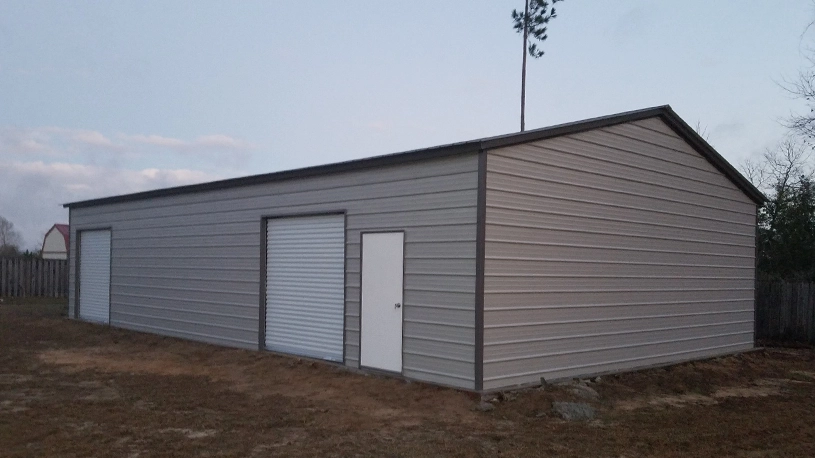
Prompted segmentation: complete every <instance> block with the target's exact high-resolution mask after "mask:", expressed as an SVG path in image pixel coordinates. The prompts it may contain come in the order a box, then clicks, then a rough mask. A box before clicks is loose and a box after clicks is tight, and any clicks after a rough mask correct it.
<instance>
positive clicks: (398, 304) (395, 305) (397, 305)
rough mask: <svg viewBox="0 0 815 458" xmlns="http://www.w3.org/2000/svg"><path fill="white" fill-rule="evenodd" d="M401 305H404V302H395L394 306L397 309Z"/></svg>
mask: <svg viewBox="0 0 815 458" xmlns="http://www.w3.org/2000/svg"><path fill="white" fill-rule="evenodd" d="M401 306H402V304H400V303H399V302H397V303H395V304H393V307H394V308H397V309H398V308H400V307H401Z"/></svg>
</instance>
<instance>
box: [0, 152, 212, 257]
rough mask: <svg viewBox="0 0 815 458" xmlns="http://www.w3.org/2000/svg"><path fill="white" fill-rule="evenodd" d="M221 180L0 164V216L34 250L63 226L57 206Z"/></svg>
mask: <svg viewBox="0 0 815 458" xmlns="http://www.w3.org/2000/svg"><path fill="white" fill-rule="evenodd" d="M219 178H223V177H221V176H217V175H213V174H208V173H205V172H201V171H197V170H190V169H158V168H146V169H141V170H128V169H122V168H113V167H100V166H94V165H84V164H71V163H67V162H54V163H47V162H43V161H27V162H26V161H2V160H0V216H4V217H5V218H7V219H8V220H9V221H11V222H12V223H14V225H15V227H16V228H17V230H19V231H20V233H21V234H22V236H23V239H24V248H29V249H32V248H34V249H36V248H37V247H38V246H39V244H41V243H42V239H41V237H42V235H43V234H44V233H45V231H46V230H48V228H50V227H51V225H52V224H54V223H67V222H68V212H67V210H65V209H63V208H62V204H63V203H66V202H73V201H78V200H85V199H92V198H96V197H103V196H110V195H117V194H127V193H131V192H138V191H146V190H149V189H157V188H165V187H171V186H179V185H185V184H192V183H201V182H205V181H212V180H216V179H219Z"/></svg>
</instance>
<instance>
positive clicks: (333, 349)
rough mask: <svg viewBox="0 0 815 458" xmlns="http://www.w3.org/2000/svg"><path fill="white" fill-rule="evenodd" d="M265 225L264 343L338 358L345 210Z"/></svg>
mask: <svg viewBox="0 0 815 458" xmlns="http://www.w3.org/2000/svg"><path fill="white" fill-rule="evenodd" d="M267 224H268V225H267V228H266V234H267V235H266V266H267V268H266V348H267V349H269V350H274V351H280V352H284V353H293V354H298V355H303V356H310V357H313V358H320V359H327V360H331V361H339V362H342V360H343V359H342V358H343V332H344V329H343V322H344V320H345V298H344V297H345V293H344V288H345V284H344V276H345V215H324V216H308V217H301V218H275V219H271V220H269V221H268V223H267Z"/></svg>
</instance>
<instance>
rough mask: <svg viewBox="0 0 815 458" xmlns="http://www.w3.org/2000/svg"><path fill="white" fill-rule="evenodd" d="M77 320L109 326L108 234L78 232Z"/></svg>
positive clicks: (108, 232)
mask: <svg viewBox="0 0 815 458" xmlns="http://www.w3.org/2000/svg"><path fill="white" fill-rule="evenodd" d="M79 318H81V319H83V320H88V321H98V322H102V323H109V322H110V231H82V232H80V235H79Z"/></svg>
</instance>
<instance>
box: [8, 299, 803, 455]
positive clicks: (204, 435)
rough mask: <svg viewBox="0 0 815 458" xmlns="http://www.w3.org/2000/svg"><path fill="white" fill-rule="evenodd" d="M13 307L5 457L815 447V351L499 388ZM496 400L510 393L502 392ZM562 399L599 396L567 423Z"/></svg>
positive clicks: (779, 451) (711, 451) (700, 451)
mask: <svg viewBox="0 0 815 458" xmlns="http://www.w3.org/2000/svg"><path fill="white" fill-rule="evenodd" d="M9 302H10V301H9V300H6V301H5V302H4V303H3V304H0V455H2V456H83V457H84V456H100V457H101V456H125V457H147V456H206V457H212V456H246V457H263V456H405V457H408V456H461V457H469V456H490V457H491V456H518V457H521V456H574V457H578V456H579V457H585V456H601V457H629V458H630V457H641V456H642V457H644V456H676V457H680V456H681V457H686V456H740V457H753V456H815V351H813V350H812V349H781V348H778V349H765V350H759V351H755V352H751V353H746V354H741V355H735V356H728V357H723V358H716V359H711V360H707V361H701V362H695V363H689V364H682V365H677V366H671V367H667V368H660V369H651V370H646V371H639V372H633V373H628V374H622V375H619V376H610V377H603V378H602V380H601V381H600V382H598V383H594V382H591V383H589V384H588V386H590V387H591V388H592V389H594V390H596V391H597V392H598V393H599V395H600V398H599V400H588V401H587V400H585V399H581V398H580V397H579V393H580V391H578V390H572V389H570V387H569V386H568V385H558V386H547V387H544V388H543V389H528V390H522V391H517V392H513V393H505V394H500V393H499V394H497V395H495V396H489V397H488V399H491V400H492V401H493V404H494V405H495V409H494V410H492V411H489V412H481V411H479V410H477V409H476V407H477V406H478V404H479V402H480V400H481V399H480V397H479V396H475V395H473V394H470V393H464V392H459V391H455V390H450V389H445V388H438V387H433V386H428V385H425V384H421V383H406V382H403V381H399V380H394V379H389V378H383V377H378V376H366V375H361V374H356V373H351V372H349V371H346V370H343V369H341V368H337V367H335V366H332V365H328V364H322V363H315V362H311V361H307V360H299V359H296V358H287V357H281V356H276V355H271V354H268V353H262V352H255V351H243V350H235V349H228V348H222V347H216V346H211V345H205V344H199V343H193V342H187V341H182V340H177V339H171V338H164V337H159V336H153V335H148V334H140V333H135V332H129V331H124V330H120V329H112V328H108V327H104V326H97V325H91V324H87V323H81V322H76V321H71V320H67V319H65V318H64V317H62V316H61V312H62V310H63V309H64V307H63V306H62V305H59V304H58V305H49V304H47V303H43V301H39V303H33V304H31V303H29V304H25V305H12V304H9ZM493 398H494V399H493ZM553 401H578V402H588V403H590V404H591V405H592V406H594V407H595V408H596V409H597V412H598V415H597V418H596V419H594V420H591V421H588V422H566V421H564V420H561V419H560V418H559V417H558V416H557V415H556V414H554V413H553V412H552V408H551V406H552V402H553Z"/></svg>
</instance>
